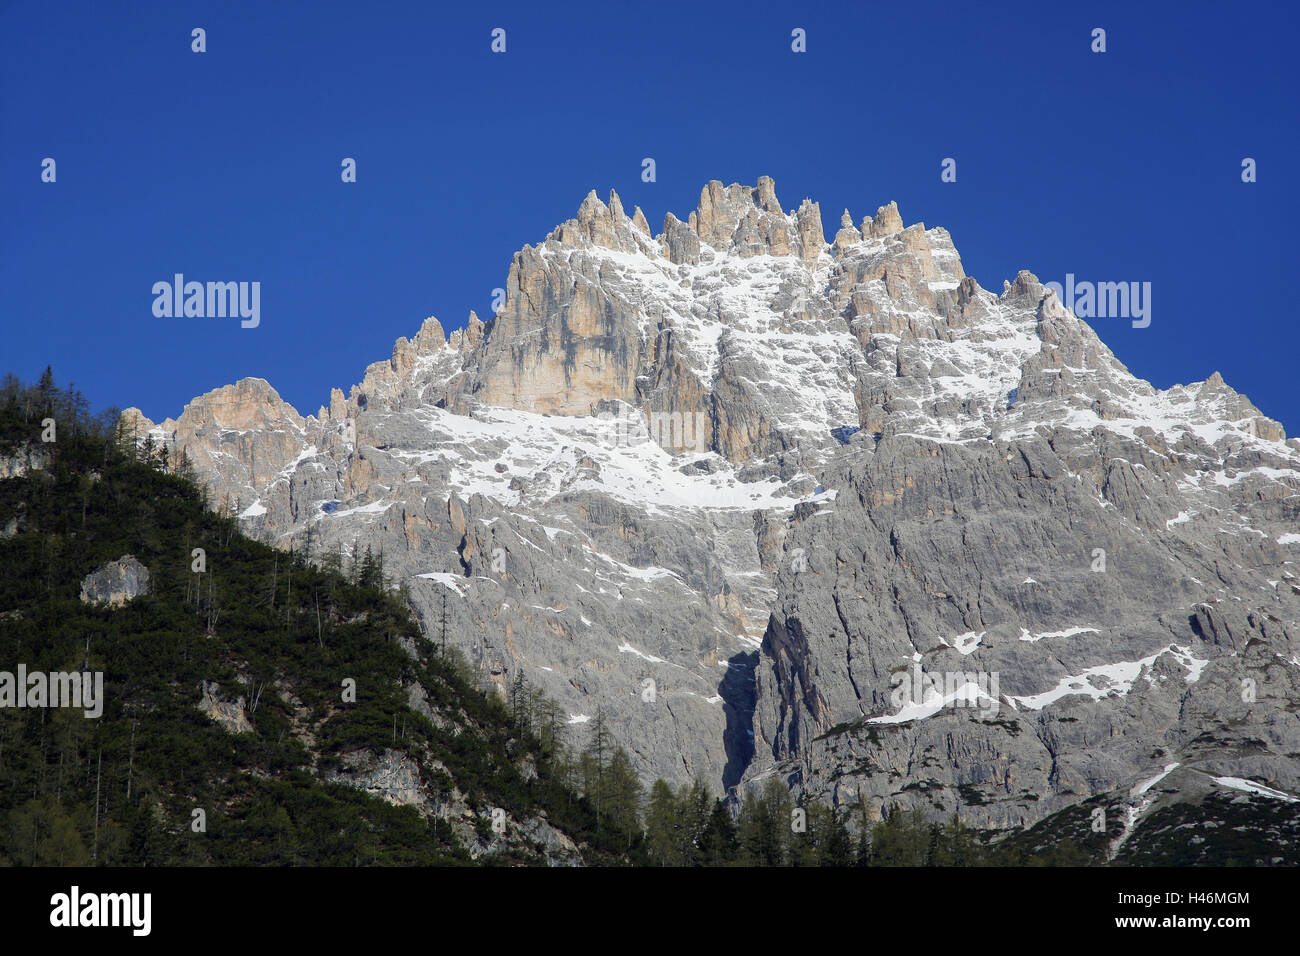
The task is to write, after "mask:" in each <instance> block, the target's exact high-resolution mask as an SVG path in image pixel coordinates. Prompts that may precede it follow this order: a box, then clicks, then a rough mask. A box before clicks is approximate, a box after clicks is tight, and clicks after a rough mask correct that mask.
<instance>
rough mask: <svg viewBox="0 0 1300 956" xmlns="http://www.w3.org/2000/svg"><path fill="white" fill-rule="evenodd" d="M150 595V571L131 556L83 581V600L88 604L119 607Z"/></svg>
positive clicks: (107, 566) (97, 569)
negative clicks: (141, 596)
mask: <svg viewBox="0 0 1300 956" xmlns="http://www.w3.org/2000/svg"><path fill="white" fill-rule="evenodd" d="M148 593H149V569H148V568H146V567H145V566H144V565H143V564H141V563H140V562H139V561H137V560H136V559H135V556H134V555H130V554H124V555H122V557H120V558H118V559H117V560H116V561H110V562H108V564H105V565H103V566H101V567H99V568H96V569H95V570H94V571H92V572H91V573H90V574H88V575H86V577H85V578H84V579H83V580H82V582H81V600H82V602H83V603H85V604H100V605H105V606H107V607H111V608H118V607H122V606H123V605H124V604H126V603H127V602H128V601H133V600H135V599H136V598H138V597H139V596H140V595H142V594H148Z"/></svg>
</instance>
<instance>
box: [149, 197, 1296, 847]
mask: <svg viewBox="0 0 1300 956" xmlns="http://www.w3.org/2000/svg"><path fill="white" fill-rule="evenodd" d="M505 288H506V296H505V301H504V305H503V306H502V308H501V310H500V312H499V313H498V314H497V315H496V316H495V317H494V318H493V319H492V320H491V321H489V322H486V323H484V322H481V321H480V320H479V319H478V317H477V316H475V315H474V314H473V313H471V314H470V317H469V321H468V324H467V325H466V327H465V328H464V329H463V330H459V331H455V332H453V333H452V334H451V336H450V337H447V336H446V335H445V334H444V332H443V329H442V327H441V325H440V324H439V323H438V321H437V320H436V319H434V318H429V319H426V320H425V322H424V323H423V325H422V326H421V327H420V329H419V331H418V333H417V334H416V335H415V336H414V337H413V338H412V339H409V340H408V339H406V338H400V339H398V340H397V343H396V344H395V346H394V347H393V352H392V357H391V358H390V359H388V360H387V361H382V362H377V363H375V364H373V365H371V366H370V367H369V368H368V369H366V372H365V375H364V377H363V379H362V381H361V382H360V384H358V385H354V386H353V387H352V388H351V390H350V391H349V393H348V394H347V395H346V396H345V395H344V394H343V392H341V391H340V390H338V389H335V390H334V391H333V392H332V393H331V396H330V401H329V404H328V405H327V406H324V407H322V408H320V409H319V410H318V411H317V412H316V414H314V415H308V416H305V417H304V416H302V415H300V414H299V413H298V412H297V411H296V410H295V409H293V408H292V407H291V406H289V405H288V404H287V403H285V402H284V401H282V400H281V399H280V397H279V395H278V394H277V393H276V392H275V390H274V389H273V388H272V387H271V386H270V385H269V384H268V383H266V382H265V381H263V380H261V379H245V380H243V381H241V382H238V383H236V384H234V385H228V386H225V387H223V388H219V389H216V390H215V391H213V392H210V393H208V394H206V395H203V396H200V397H199V398H196V399H195V400H194V401H193V402H191V403H190V404H189V405H187V406H186V408H185V410H184V412H183V413H182V414H181V415H180V417H179V418H177V419H174V420H173V419H168V420H166V421H164V422H161V423H158V424H154V423H153V422H150V421H149V420H147V419H146V418H145V417H144V416H143V415H142V414H141V413H140V412H139V411H138V410H135V409H131V410H128V412H127V413H126V414H125V416H124V420H125V421H126V423H127V425H128V427H130V428H132V429H134V430H135V432H136V434H137V436H138V437H140V438H143V437H144V436H145V435H149V434H151V435H153V437H154V439H155V441H158V442H164V443H166V444H167V445H169V446H170V448H171V450H172V451H173V453H177V452H179V451H181V450H182V449H183V450H184V451H185V452H186V453H187V455H188V456H189V458H190V460H191V461H192V462H193V464H194V466H195V467H196V469H197V471H198V473H199V475H200V476H201V478H202V480H203V481H205V482H206V483H207V484H208V486H209V487H210V489H211V491H212V494H213V497H214V500H215V501H216V502H218V503H221V504H224V505H226V506H228V507H231V508H233V509H235V511H236V512H237V513H238V515H239V516H240V519H241V522H242V524H243V525H244V527H245V530H247V531H249V532H252V533H255V534H258V535H260V536H262V537H264V538H265V539H266V540H268V541H271V542H273V543H275V544H278V545H281V546H288V545H291V544H292V545H293V546H295V547H297V548H299V549H301V548H303V547H304V546H305V545H306V544H307V542H308V540H309V529H310V540H311V543H312V547H313V548H314V549H316V551H317V552H319V551H322V550H324V549H341V548H351V547H352V546H353V544H354V543H355V542H360V544H361V546H362V547H363V548H364V547H365V546H366V545H370V546H371V547H372V548H373V549H374V550H376V551H378V550H381V549H382V551H383V553H384V557H385V562H386V570H387V571H388V573H389V574H390V575H393V576H395V577H396V578H397V579H399V580H401V581H405V582H406V583H407V584H408V585H409V586H410V589H411V593H412V598H413V601H414V603H415V605H416V608H417V611H418V613H419V614H420V616H421V619H422V621H423V623H424V626H425V628H426V633H427V634H428V636H430V637H431V638H433V639H438V638H439V633H438V632H439V631H440V629H441V622H442V615H443V613H444V607H445V614H446V620H447V632H448V637H449V639H450V640H451V641H452V642H453V643H455V644H457V645H458V646H460V647H461V648H462V649H463V650H464V651H465V652H466V654H467V655H468V656H469V658H470V660H471V661H472V662H473V663H474V664H475V666H476V667H478V668H479V669H480V673H481V674H482V676H483V679H484V680H485V681H486V682H490V683H494V684H496V685H497V686H498V687H502V688H504V687H505V686H507V685H508V683H509V682H510V680H511V679H512V677H513V676H514V675H515V674H516V673H517V672H519V671H522V672H523V673H524V674H525V675H526V677H527V679H528V680H529V681H530V682H531V683H533V684H535V685H537V686H539V687H540V688H541V689H542V690H544V691H545V692H546V693H547V694H548V695H549V696H550V697H552V698H553V699H555V700H557V701H559V702H560V704H561V705H562V706H563V707H564V708H565V709H566V711H567V713H568V718H567V719H568V722H569V723H570V724H571V725H573V726H574V730H575V731H576V734H575V736H576V737H577V739H579V740H580V739H581V731H582V727H581V725H582V724H584V723H585V722H586V721H588V720H590V718H591V717H592V715H594V714H595V712H596V709H597V707H603V708H604V710H605V711H606V713H607V714H608V716H609V718H610V722H611V727H612V729H613V730H614V732H615V734H616V736H617V737H618V739H619V741H620V742H621V743H623V744H624V745H625V746H626V747H627V748H628V750H629V751H630V753H631V755H632V757H633V760H634V761H635V763H636V765H637V767H638V768H639V770H640V771H641V772H642V773H643V774H644V775H645V776H646V777H647V778H654V777H665V778H667V779H668V780H670V781H672V782H674V783H679V782H683V781H686V780H688V779H690V778H692V777H695V776H700V777H703V778H704V779H706V780H707V781H709V782H711V783H712V784H713V785H714V786H715V788H716V787H719V786H724V785H725V786H735V785H738V784H747V783H749V782H752V781H757V780H761V779H763V778H765V777H767V776H769V775H771V774H781V775H782V776H783V777H784V778H785V779H787V780H788V781H789V782H790V783H791V785H792V786H793V787H795V788H796V789H798V790H800V791H803V792H805V793H807V794H809V795H812V796H815V797H818V798H820V799H824V800H827V801H830V802H834V803H837V804H839V805H846V804H852V803H855V802H857V801H859V800H863V801H865V802H866V803H867V805H868V807H869V808H870V809H871V810H872V811H873V812H879V810H880V808H881V807H883V806H888V807H894V806H902V807H909V806H918V807H921V808H923V809H925V810H926V811H927V812H929V813H932V814H934V815H936V816H937V815H939V814H947V813H950V812H951V811H952V810H954V809H959V810H960V811H961V813H962V815H963V816H964V817H965V818H966V819H967V820H968V822H971V823H973V824H976V825H982V826H989V827H1012V826H1017V825H1022V824H1025V823H1031V822H1033V821H1036V820H1039V819H1041V818H1043V817H1044V816H1046V815H1048V814H1050V813H1052V812H1054V811H1057V810H1060V809H1062V808H1063V807H1067V806H1071V805H1073V804H1075V803H1078V802H1080V801H1082V800H1084V799H1085V798H1088V797H1092V796H1094V795H1097V794H1102V793H1107V792H1111V791H1115V792H1124V793H1127V792H1131V791H1130V789H1128V788H1133V789H1136V788H1137V787H1138V786H1140V785H1141V783H1142V782H1143V781H1145V780H1149V779H1150V778H1152V777H1153V776H1154V775H1156V774H1160V773H1163V772H1164V768H1165V767H1166V766H1168V765H1169V764H1173V763H1177V764H1178V765H1179V768H1180V769H1179V771H1178V772H1177V773H1173V774H1171V775H1169V776H1168V777H1167V778H1162V779H1167V780H1174V781H1178V780H1191V779H1193V778H1195V779H1197V780H1199V781H1201V783H1202V784H1204V785H1205V786H1209V787H1211V788H1212V787H1215V786H1219V785H1218V784H1215V783H1214V781H1216V780H1218V779H1230V780H1251V781H1256V782H1258V783H1259V784H1261V785H1265V786H1266V787H1267V788H1270V789H1272V790H1274V791H1276V792H1278V793H1281V794H1284V795H1289V794H1296V793H1300V716H1298V715H1297V707H1298V706H1300V686H1298V683H1297V682H1298V680H1300V630H1298V629H1300V623H1298V622H1300V577H1297V572H1296V566H1297V565H1296V562H1297V561H1300V442H1297V440H1295V439H1289V440H1288V439H1287V438H1286V436H1285V434H1284V432H1283V429H1282V427H1281V425H1279V424H1278V423H1277V422H1275V421H1272V420H1270V419H1268V418H1267V417H1266V416H1264V415H1263V414H1262V413H1261V412H1260V411H1259V410H1258V409H1257V408H1255V407H1254V406H1253V405H1252V404H1251V403H1250V401H1249V400H1248V399H1247V398H1246V397H1245V396H1243V395H1241V394H1239V393H1238V392H1236V391H1234V390H1233V389H1232V388H1231V387H1229V386H1228V385H1227V384H1226V383H1225V382H1224V381H1223V380H1222V379H1221V378H1220V377H1219V375H1218V374H1217V373H1216V374H1214V375H1212V376H1211V377H1210V378H1209V379H1207V380H1205V381H1203V382H1197V383H1194V384H1191V385H1186V386H1177V387H1174V388H1171V389H1167V390H1160V389H1156V388H1154V387H1152V386H1151V385H1150V384H1149V383H1147V382H1145V381H1142V380H1140V379H1138V378H1136V377H1135V376H1133V375H1132V374H1131V373H1130V372H1129V371H1128V370H1127V369H1126V368H1125V367H1124V366H1123V365H1122V364H1121V363H1120V362H1119V361H1118V360H1117V359H1116V358H1115V356H1114V355H1113V354H1112V353H1111V351H1110V350H1109V349H1108V348H1107V347H1106V346H1105V344H1104V343H1103V342H1102V341H1101V340H1100V339H1099V338H1098V337H1097V335H1096V334H1095V333H1094V331H1093V330H1092V329H1091V328H1090V327H1089V326H1088V325H1087V324H1085V323H1084V322H1082V321H1080V320H1079V319H1078V318H1076V317H1075V316H1073V315H1072V314H1071V313H1070V312H1069V311H1068V310H1067V309H1066V308H1064V307H1063V306H1062V304H1061V303H1060V301H1059V300H1058V299H1057V297H1056V295H1055V294H1054V293H1053V292H1052V291H1051V290H1050V289H1048V288H1046V287H1044V286H1043V284H1042V283H1040V282H1039V280H1038V279H1037V278H1036V277H1035V276H1033V275H1031V274H1030V273H1028V272H1021V273H1020V274H1019V275H1017V276H1016V277H1015V279H1014V280H1012V281H1010V282H1005V283H1003V287H1002V289H1001V291H1000V292H998V293H996V294H995V293H994V292H990V291H988V290H985V289H984V288H982V287H981V286H980V285H979V284H978V283H977V282H976V281H975V280H974V279H973V278H972V277H970V276H968V275H966V274H965V272H964V270H963V268H962V264H961V258H960V257H959V255H958V253H957V251H956V249H955V248H954V246H953V243H952V240H951V237H950V236H949V234H948V233H947V231H946V230H944V229H942V228H930V229H927V228H926V227H925V226H924V225H923V224H921V223H916V224H913V225H910V226H906V227H905V226H904V224H903V220H902V218H901V215H900V213H899V211H898V209H897V207H896V206H895V205H894V204H893V203H890V204H889V205H886V206H882V207H880V208H879V209H877V210H876V214H875V215H874V216H870V217H866V218H864V219H862V220H861V221H860V223H859V224H858V225H856V226H855V225H854V224H853V218H852V217H851V216H850V214H849V213H848V211H847V210H846V211H845V212H844V214H843V216H842V217H841V220H840V227H839V229H838V230H837V231H836V233H835V236H834V239H833V241H831V242H827V241H826V238H825V234H824V232H823V226H822V220H821V212H820V209H819V207H818V205H817V204H816V203H814V202H811V201H809V200H804V201H803V203H802V204H801V205H800V206H799V207H798V209H796V210H794V211H792V212H784V211H783V210H782V207H781V205H780V203H779V202H778V201H777V197H776V192H775V186H774V184H773V182H772V180H771V179H769V178H767V177H763V178H760V179H759V181H758V184H757V185H756V186H753V187H750V186H743V185H737V184H733V185H730V186H725V187H724V186H723V185H722V184H721V183H720V182H716V181H715V182H711V183H709V184H708V185H707V186H706V187H705V188H704V190H703V191H702V193H701V195H700V202H699V207H698V208H697V209H696V210H695V211H694V212H692V213H691V214H690V216H689V217H688V218H687V220H686V221H681V220H679V219H677V218H676V217H674V216H673V215H671V214H669V215H668V216H666V217H665V220H664V225H663V229H662V231H661V232H660V233H659V235H657V236H656V235H652V234H651V232H650V229H649V226H648V224H647V222H646V219H645V216H644V215H643V214H642V212H641V210H640V209H634V211H633V213H632V214H631V215H630V216H629V215H628V214H627V213H626V211H625V210H624V209H623V206H622V204H621V202H620V201H619V198H618V196H617V194H614V193H611V194H610V198H609V202H608V203H606V202H602V201H601V200H600V199H599V198H598V197H597V196H596V194H595V193H594V192H593V193H591V194H590V195H588V196H587V198H586V199H585V200H584V201H583V203H582V205H581V206H580V208H579V210H578V215H577V217H576V218H575V219H571V220H569V221H567V222H565V223H563V224H561V225H560V226H559V227H558V228H557V229H555V230H554V231H553V232H552V233H551V234H550V235H548V236H547V237H546V239H545V240H544V241H542V242H541V243H539V244H538V245H537V246H525V247H524V248H523V249H522V250H521V251H519V252H518V253H516V254H515V256H514V260H513V262H512V263H511V266H510V271H509V275H508V279H507V282H506V286H505ZM936 677H937V678H938V691H937V692H932V691H931V690H929V689H928V688H929V687H930V686H931V681H932V679H934V678H936ZM967 678H969V680H968V679H967ZM945 682H946V683H945ZM1247 682H1251V683H1247ZM1248 687H1250V688H1253V689H1252V690H1251V691H1250V692H1249V693H1247V692H1246V688H1248ZM903 692H910V693H911V696H910V698H900V696H899V694H900V693H903ZM1248 698H1249V699H1248ZM967 701H969V704H970V705H978V706H970V705H966V702H967ZM1206 781H1209V782H1210V783H1205V782H1206ZM1163 792H1164V791H1161V790H1159V788H1156V789H1154V790H1152V791H1150V792H1148V791H1143V793H1142V795H1141V797H1140V799H1139V798H1138V797H1135V798H1134V801H1135V802H1134V803H1133V804H1132V806H1131V807H1130V809H1131V810H1132V811H1133V812H1134V813H1135V814H1140V813H1146V812H1148V811H1149V810H1150V802H1149V801H1150V800H1153V799H1154V798H1155V796H1156V795H1158V794H1160V793H1163ZM1279 799H1280V798H1279ZM1144 800H1145V801H1148V803H1147V805H1146V806H1145V807H1143V801H1144ZM1135 819H1136V817H1135Z"/></svg>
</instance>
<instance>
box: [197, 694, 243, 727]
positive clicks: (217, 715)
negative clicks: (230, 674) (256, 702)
mask: <svg viewBox="0 0 1300 956" xmlns="http://www.w3.org/2000/svg"><path fill="white" fill-rule="evenodd" d="M199 690H200V691H201V694H202V696H201V697H200V699H199V704H198V707H199V712H200V713H202V714H206V715H207V716H208V717H211V718H212V720H213V721H215V722H216V723H217V724H219V725H220V726H221V727H222V728H224V729H225V730H227V731H228V732H230V733H232V734H250V733H252V732H253V722H252V721H250V720H249V719H248V711H247V710H245V708H244V698H243V697H238V698H235V699H230V698H223V697H222V696H221V687H220V685H218V684H216V683H215V682H211V681H204V682H203V684H202V686H201V687H200V688H199Z"/></svg>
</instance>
